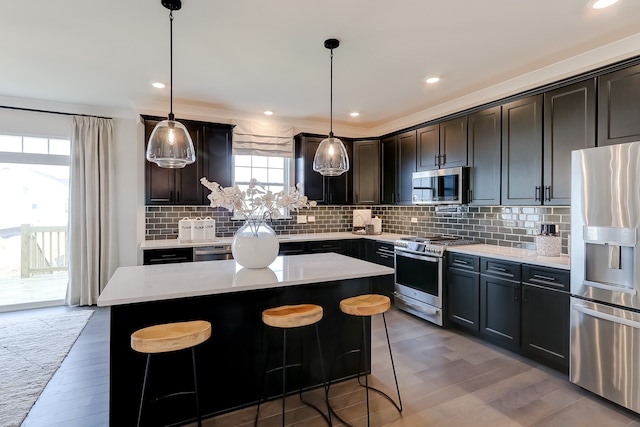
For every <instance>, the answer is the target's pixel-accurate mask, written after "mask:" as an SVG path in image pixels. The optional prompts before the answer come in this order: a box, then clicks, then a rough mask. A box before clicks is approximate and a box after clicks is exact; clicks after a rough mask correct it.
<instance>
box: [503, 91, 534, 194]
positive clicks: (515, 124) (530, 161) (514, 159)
mask: <svg viewBox="0 0 640 427" xmlns="http://www.w3.org/2000/svg"><path fill="white" fill-rule="evenodd" d="M541 202H542V95H536V96H531V97H528V98H524V99H520V100H517V101H513V102H510V103H508V104H504V105H503V106H502V204H503V205H539V204H541Z"/></svg>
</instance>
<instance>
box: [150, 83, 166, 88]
mask: <svg viewBox="0 0 640 427" xmlns="http://www.w3.org/2000/svg"><path fill="white" fill-rule="evenodd" d="M151 86H153V87H155V88H156V89H164V88H165V86H166V85H165V84H164V83H162V82H153V83H151Z"/></svg>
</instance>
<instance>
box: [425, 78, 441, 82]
mask: <svg viewBox="0 0 640 427" xmlns="http://www.w3.org/2000/svg"><path fill="white" fill-rule="evenodd" d="M439 81H440V78H439V77H429V78H428V79H427V80H426V82H427V83H437V82H439Z"/></svg>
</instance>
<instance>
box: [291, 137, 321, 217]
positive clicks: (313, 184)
mask: <svg viewBox="0 0 640 427" xmlns="http://www.w3.org/2000/svg"><path fill="white" fill-rule="evenodd" d="M322 140H323V138H322V137H315V136H304V135H298V136H296V140H295V156H296V183H300V184H302V186H303V189H304V195H305V196H307V198H308V199H309V200H315V201H316V202H318V203H320V204H323V203H327V199H326V197H327V191H326V188H325V179H324V176H322V175H320V174H319V173H318V172H315V171H314V170H313V157H314V156H315V154H316V151H317V150H318V146H319V145H320V142H322Z"/></svg>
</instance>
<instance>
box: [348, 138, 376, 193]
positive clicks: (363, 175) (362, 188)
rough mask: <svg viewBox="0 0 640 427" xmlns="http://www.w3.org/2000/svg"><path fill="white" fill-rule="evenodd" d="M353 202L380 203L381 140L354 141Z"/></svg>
mask: <svg viewBox="0 0 640 427" xmlns="http://www.w3.org/2000/svg"><path fill="white" fill-rule="evenodd" d="M352 166H353V202H354V203H355V204H356V205H375V204H378V203H380V185H379V183H380V141H379V140H377V139H367V140H359V141H353V165H352Z"/></svg>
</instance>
